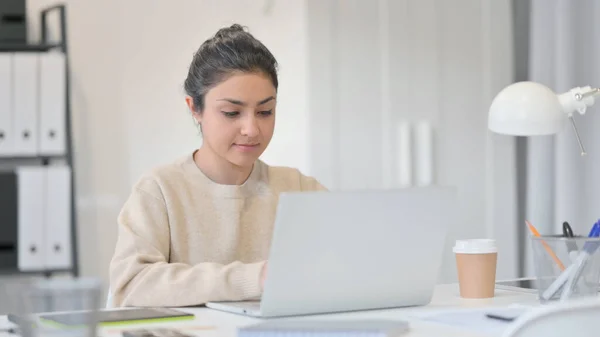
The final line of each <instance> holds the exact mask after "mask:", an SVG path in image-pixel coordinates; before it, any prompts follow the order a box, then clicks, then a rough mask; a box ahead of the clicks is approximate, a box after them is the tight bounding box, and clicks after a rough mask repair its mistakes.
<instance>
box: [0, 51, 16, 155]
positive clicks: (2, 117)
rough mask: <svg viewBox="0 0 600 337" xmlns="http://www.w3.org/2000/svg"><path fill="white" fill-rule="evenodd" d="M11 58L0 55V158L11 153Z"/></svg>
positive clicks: (6, 54)
mask: <svg viewBox="0 0 600 337" xmlns="http://www.w3.org/2000/svg"><path fill="white" fill-rule="evenodd" d="M11 72H12V57H11V54H9V53H0V157H7V156H11V155H12V153H13V142H14V139H13V117H12V75H11Z"/></svg>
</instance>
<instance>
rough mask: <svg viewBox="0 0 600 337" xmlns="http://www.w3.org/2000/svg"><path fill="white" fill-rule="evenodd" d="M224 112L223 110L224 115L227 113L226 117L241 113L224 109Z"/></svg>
mask: <svg viewBox="0 0 600 337" xmlns="http://www.w3.org/2000/svg"><path fill="white" fill-rule="evenodd" d="M222 112H223V115H225V117H235V116H237V115H239V114H240V113H239V112H237V111H222Z"/></svg>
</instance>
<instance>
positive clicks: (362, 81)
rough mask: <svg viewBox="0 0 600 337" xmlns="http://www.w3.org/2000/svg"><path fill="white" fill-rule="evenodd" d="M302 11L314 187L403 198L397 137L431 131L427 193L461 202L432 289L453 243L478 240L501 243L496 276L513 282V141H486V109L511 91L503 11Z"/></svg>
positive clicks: (438, 2)
mask: <svg viewBox="0 0 600 337" xmlns="http://www.w3.org/2000/svg"><path fill="white" fill-rule="evenodd" d="M308 3H309V6H308V17H309V19H310V21H309V27H308V29H309V49H308V51H309V64H310V78H309V83H310V85H311V86H310V91H309V94H310V113H311V120H312V123H311V132H312V136H311V148H310V155H311V165H312V167H313V170H314V174H315V176H317V177H318V178H319V179H321V180H322V181H323V182H324V183H325V184H326V185H327V186H330V187H331V188H333V189H362V188H392V187H400V186H399V185H398V183H397V175H398V166H397V165H396V162H397V156H398V149H397V148H396V146H395V139H396V136H397V135H396V130H397V125H398V124H399V123H400V122H401V121H405V122H409V123H413V127H414V125H415V123H417V122H420V121H426V122H428V123H430V124H431V125H432V126H433V129H434V149H433V150H434V155H433V169H434V184H439V185H452V186H456V187H457V188H458V193H459V198H460V210H459V215H460V216H459V221H458V223H456V224H452V225H453V226H452V227H451V228H450V232H449V240H448V247H446V251H445V252H446V258H445V261H444V268H443V271H442V275H441V279H442V280H443V281H453V280H455V264H454V257H453V255H452V253H451V245H452V243H453V242H454V240H455V239H457V238H481V237H492V238H495V239H497V241H498V245H499V248H500V254H499V266H498V276H499V277H500V278H507V277H515V276H516V275H517V235H516V228H517V224H516V204H515V202H516V190H515V187H516V186H515V178H516V175H515V163H514V156H515V154H514V151H515V147H514V139H512V138H509V137H501V136H496V135H492V134H491V133H490V132H489V131H488V130H487V111H488V107H489V105H490V103H491V100H492V99H493V97H494V95H495V94H496V93H497V92H498V91H499V90H500V89H502V87H504V86H505V85H507V84H508V83H510V82H511V80H512V41H511V34H512V31H511V24H512V22H511V16H510V10H511V8H510V6H509V5H510V2H508V1H495V0H486V1H480V0H461V1H452V2H448V1H442V0H419V1H417V0H379V1H369V2H367V1H361V0H348V1H343V2H327V1H320V0H309V1H308ZM313 18H314V20H313ZM417 170H418V167H415V166H414V165H413V172H416V171H417ZM414 182H415V179H414V178H413V183H414ZM432 211H435V210H432ZM399 225H404V226H408V225H415V224H399ZM367 249H368V248H367Z"/></svg>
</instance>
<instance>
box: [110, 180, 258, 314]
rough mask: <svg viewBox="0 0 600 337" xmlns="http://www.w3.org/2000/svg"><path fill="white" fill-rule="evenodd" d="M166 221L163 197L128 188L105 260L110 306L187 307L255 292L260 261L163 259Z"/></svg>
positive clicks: (166, 246)
mask: <svg viewBox="0 0 600 337" xmlns="http://www.w3.org/2000/svg"><path fill="white" fill-rule="evenodd" d="M170 241H171V240H170V230H169V219H168V214H167V210H166V206H165V202H164V199H161V198H160V197H157V196H155V195H154V194H150V193H148V192H147V191H144V190H142V189H140V188H134V190H133V192H132V194H131V195H130V197H129V199H128V200H127V202H126V203H125V205H124V207H123V210H122V211H121V213H120V215H119V218H118V239H117V245H116V248H115V252H114V255H113V258H112V260H111V263H110V271H109V273H110V286H111V291H112V292H113V304H114V305H115V306H138V307H147V306H167V307H178V306H190V305H200V304H204V303H206V302H209V301H226V300H230V301H231V300H246V299H251V298H257V297H260V295H261V289H260V280H259V279H260V272H261V269H262V267H263V265H264V263H265V262H257V263H249V264H245V263H241V262H239V261H238V262H233V263H230V264H219V263H210V262H207V263H200V264H196V265H187V264H183V263H169V254H170Z"/></svg>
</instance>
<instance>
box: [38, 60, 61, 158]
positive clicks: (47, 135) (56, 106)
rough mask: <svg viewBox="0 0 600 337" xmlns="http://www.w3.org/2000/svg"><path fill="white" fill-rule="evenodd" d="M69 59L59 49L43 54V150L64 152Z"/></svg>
mask: <svg viewBox="0 0 600 337" xmlns="http://www.w3.org/2000/svg"><path fill="white" fill-rule="evenodd" d="M66 80H67V79H66V61H65V55H64V54H62V53H58V52H48V53H44V54H40V153H41V154H43V155H64V154H65V147H66V132H65V131H66V130H65V124H66V101H65V100H66V96H65V88H66Z"/></svg>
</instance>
